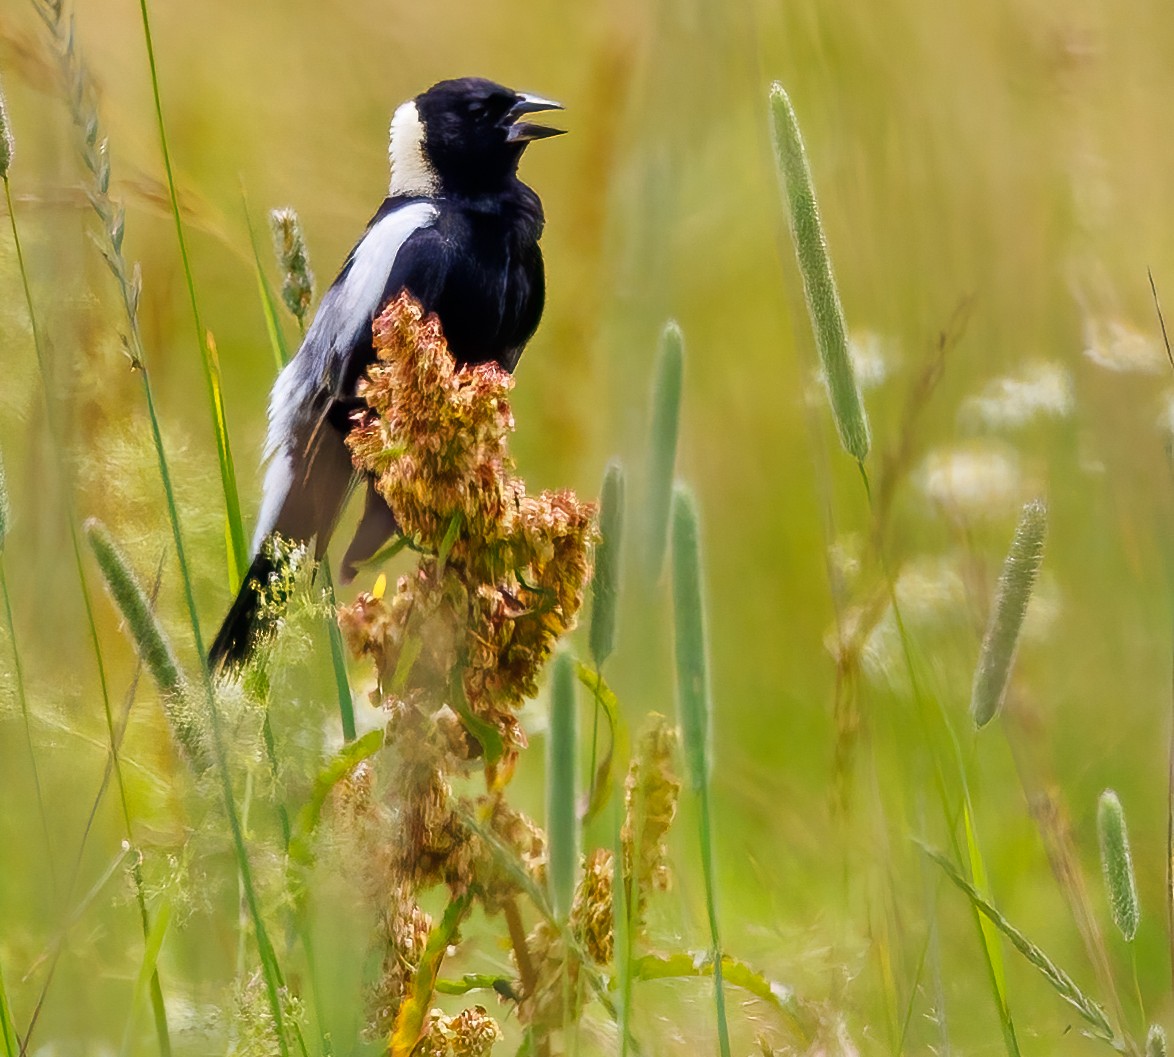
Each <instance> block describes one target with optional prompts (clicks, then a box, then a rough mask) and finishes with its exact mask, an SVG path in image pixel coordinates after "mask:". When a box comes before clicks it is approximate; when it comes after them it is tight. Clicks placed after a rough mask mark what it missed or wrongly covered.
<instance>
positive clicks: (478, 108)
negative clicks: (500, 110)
mask: <svg viewBox="0 0 1174 1057" xmlns="http://www.w3.org/2000/svg"><path fill="white" fill-rule="evenodd" d="M465 112H466V113H467V114H468V115H469V117H471V118H473V119H474V120H476V121H480V120H482V119H483V118H484V117H485V104H484V103H470V104H469V105H468V106H467V107H466V108H465Z"/></svg>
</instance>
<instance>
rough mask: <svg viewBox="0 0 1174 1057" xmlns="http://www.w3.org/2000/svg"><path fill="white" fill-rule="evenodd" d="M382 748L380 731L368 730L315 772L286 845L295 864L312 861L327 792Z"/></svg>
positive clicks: (381, 733)
mask: <svg viewBox="0 0 1174 1057" xmlns="http://www.w3.org/2000/svg"><path fill="white" fill-rule="evenodd" d="M381 748H383V731H382V730H371V731H368V732H367V733H366V734H364V735H363V736H362V737H361V738H359V739H358V740H357V741H350V742H347V743H346V744H345V745H344V746H343V747H342V749H341V750H340V751H339V752H338V753H336V754H335V756H334V758H333V759H331V761H330V762H329V763H328V764H327V765H326V766H325V767H324V768H323V769H322V770H321V771H320V772H319V773H318V776H317V777H316V778H315V779H314V787H313V789H312V790H311V792H310V799H309V800H307V801H306V803H305V804H303V805H302V808H301V810H300V811H299V812H298V817H297V820H296V821H295V822H294V829H293V834H292V835H291V837H290V842H289V854H290V858H292V859H293V860H294V861H295V862H300V863H303V864H307V865H308V864H309V863H310V862H312V861H313V858H314V855H313V847H312V845H313V838H314V832H315V831H316V830H317V828H318V821H319V819H321V817H322V808H323V807H324V806H325V805H326V798H327V797H328V796H329V795H330V791H331V790H332V789H333V788H334V787H335V786H336V785H338V783H339V782H340V781H342V779H344V778H345V777H346V776H347V775H348V774H350V773H351V771H353V770H354V769H355V768H356V767H357V766H358V765H359V764H360V763H362V762H363V761H364V760H366V759H369V758H370V757H372V756H374V755H375V753H377V752H378V751H379V750H380V749H381Z"/></svg>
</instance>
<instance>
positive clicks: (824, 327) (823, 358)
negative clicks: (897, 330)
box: [770, 81, 869, 463]
mask: <svg viewBox="0 0 1174 1057" xmlns="http://www.w3.org/2000/svg"><path fill="white" fill-rule="evenodd" d="M770 107H771V116H772V118H773V121H772V131H773V133H774V147H775V155H776V158H777V161H778V169H779V176H780V178H781V181H782V185H783V190H784V192H785V194H786V199H787V212H788V217H789V220H790V227H791V238H792V240H793V241H794V243H795V255H796V257H797V258H798V261H799V271H800V272H801V273H802V275H803V290H804V292H805V294H806V296H807V310H808V312H809V313H810V315H811V326H812V329H813V330H814V332H815V343H816V345H817V346H818V348H819V358H820V363H821V364H822V368H823V376H824V381H825V383H826V384H827V391H828V397H829V399H830V401H831V405H832V417H833V418H834V419H835V422H836V430H837V431H838V432H839V434H840V443H841V444H842V445H843V446H844V450H845V451H847V452H848V454H849V455H851V456H852V457H853V458H854V459H855V460H856V461H857V462H858V463H863V462H864V459H865V456H867V455H868V448H869V435H868V418H867V416H866V415H865V412H864V401H863V399H862V398H861V396H860V386H859V384H858V383H857V381H856V371H855V369H854V368H853V366H852V359H851V356H850V355H849V352H848V327H847V324H846V323H845V321H844V309H843V307H842V305H841V304H840V293H839V290H838V289H837V288H836V280H835V276H834V275H833V273H832V262H831V257H830V256H829V255H828V248H827V239H826V237H825V236H824V231H823V223H822V222H821V221H820V217H819V207H818V205H817V204H816V201H815V186H814V184H813V182H812V179H811V166H810V164H809V163H808V160H807V149H806V148H805V147H804V145H803V136H802V133H801V132H800V131H799V120H798V118H796V116H795V110H794V108H793V107H792V106H791V100H790V98H789V97H788V96H787V92H786V90H785V89H784V88H783V86H782V85H781V84H779V83H778V82H777V81H776V82H775V83H774V84H772V85H771V88H770Z"/></svg>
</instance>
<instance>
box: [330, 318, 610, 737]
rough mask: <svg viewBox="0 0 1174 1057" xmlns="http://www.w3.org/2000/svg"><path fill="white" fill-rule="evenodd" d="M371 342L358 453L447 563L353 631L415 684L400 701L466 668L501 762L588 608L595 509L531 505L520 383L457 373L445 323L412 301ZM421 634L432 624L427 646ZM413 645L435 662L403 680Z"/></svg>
mask: <svg viewBox="0 0 1174 1057" xmlns="http://www.w3.org/2000/svg"><path fill="white" fill-rule="evenodd" d="M373 333H374V343H375V348H376V352H377V362H376V363H375V364H374V365H373V366H372V367H371V369H370V371H369V373H368V377H367V379H365V380H364V381H363V383H362V384H361V389H360V391H361V392H362V394H363V396H364V397H365V399H366V401H367V404H368V406H369V408H370V409H371V413H370V414H369V415H367V416H366V418H365V419H363V420H362V421H361V422H359V423H358V425H357V426H356V428H355V429H354V430H352V432H351V434H350V435H349V437H348V444H350V446H351V452H352V457H353V458H354V461H355V465H356V466H357V467H358V468H359V469H360V470H363V471H365V472H368V473H371V474H373V475H374V476H375V478H376V487H377V488H378V489H379V492H380V494H381V495H382V496H383V497H384V499H386V500H387V503H388V505H389V506H390V507H391V509H392V511H394V513H395V515H396V520H397V521H398V523H399V525H400V527H401V529H402V531H403V532H404V534H405V535H406V536H407V537H408V538H409V539H411V540H413V541H414V543H415V544H416V545H417V546H418V547H419V548H420V549H421V550H423V551H425V552H426V553H427V554H430V555H436V556H437V557H436V558H434V559H433V558H426V559H425V560H424V561H422V562H421V564H420V567H419V569H418V572H417V573H416V574H415V575H414V576H412V577H406V578H404V579H403V580H401V581H400V585H399V591H398V595H399V597H398V598H396V599H392V600H391V601H390V603H389V602H388V600H387V599H386V598H385V599H383V600H382V601H380V600H378V599H375V598H374V597H373V596H364V597H362V598H361V599H360V601H359V602H357V603H356V604H355V606H353V607H351V609H350V610H349V611H344V612H343V614H342V616H341V620H342V621H343V623H344V626H345V628H346V630H347V634H348V638H349V639H350V640H351V643H352V647H353V648H356V649H360V650H362V651H364V652H368V653H370V654H371V655H372V656H373V657H374V658H375V660H376V663H377V664H378V665H379V667H380V672H381V674H383V675H384V676H385V678H386V677H387V676H388V675H391V674H394V673H396V672H397V671H398V672H400V673H401V674H403V675H404V683H403V686H402V690H406V691H412V690H415V689H423V690H428V691H429V692H435V686H436V680H437V679H438V678H439V679H441V681H443V677H444V676H446V675H449V674H451V673H453V672H455V671H457V670H458V667H457V658H458V657H459V658H462V659H463V666H462V668H461V670H460V675H461V689H463V691H464V696H465V698H466V701H467V704H468V707H469V710H470V711H471V712H472V713H473V715H474V717H475V720H476V722H478V723H481V724H488V726H489V727H491V728H492V730H493V732H495V733H496V736H497V738H498V739H499V747H498V751H502V750H504V751H506V752H514V751H517V750H518V749H520V748H522V747H524V745H525V744H526V738H525V733H524V732H523V731H522V728H521V726H520V724H519V723H518V722H517V717H516V714H515V713H516V710H517V709H518V708H519V707H520V706H521V704H522V702H523V701H524V700H525V698H527V697H530V696H533V694H534V693H536V691H537V683H538V677H539V674H540V672H541V669H542V667H543V665H544V664H545V663H546V661H547V660H548V659H549V658H550V656H551V653H552V652H553V649H554V645H555V643H556V642H557V640H558V639H559V638H560V637H561V636H562V635H563V634H564V633H565V632H566V631H568V630H569V629H570V628H571V627H573V626H574V623H575V620H576V617H577V615H578V611H579V608H580V607H581V605H582V601H583V592H584V589H585V586H586V583H587V579H588V576H589V573H590V562H589V548H590V544H591V543H592V541H593V540H594V536H595V529H594V523H593V522H594V513H595V509H594V507H593V505H592V504H589V503H581V502H579V500H578V499H577V498H576V497H575V495H574V494H573V493H571V492H567V491H558V492H543V493H541V494H540V495H537V496H530V495H527V494H526V490H525V486H524V484H523V482H522V481H521V479H520V478H518V477H517V476H516V475H515V474H514V472H513V464H512V461H511V459H510V457H509V451H508V445H507V440H508V436H509V433H510V432H511V431H512V430H513V416H512V414H511V412H510V408H509V402H508V400H507V396H508V393H509V389H510V387H511V386H512V384H513V381H512V378H511V376H510V375H509V374H507V373H506V372H505V371H502V370H501V369H500V368H498V367H497V366H495V365H493V364H482V365H479V366H476V367H472V368H463V369H459V370H458V369H457V367H456V364H455V362H454V360H453V358H452V355H451V354H450V353H449V350H448V347H447V345H446V343H445V341H444V337H443V335H442V334H441V331H440V326H439V323H438V322H437V320H436V318H435V317H434V316H431V317H428V318H424V314H423V311H422V309H421V308H420V306H419V304H417V303H416V302H415V301H413V300H412V299H411V298H410V297H408V296H407V295H401V296H400V297H399V298H397V299H396V300H395V301H393V302H392V303H391V304H390V305H389V306H388V308H387V309H386V310H385V311H384V312H383V314H382V315H381V316H380V317H379V318H378V319H377V320H376V321H375V323H374V327H373ZM409 620H410V621H411V625H412V626H411V629H409V628H408V626H407V622H408V621H409ZM421 622H432V623H431V624H430V625H428V629H429V630H428V633H427V634H425V633H424V631H422V630H421V629H422V628H423V627H424V624H423V623H421ZM442 629H443V633H442ZM409 638H416V639H417V640H418V641H422V642H424V643H425V644H426V645H425V647H424V648H425V649H426V650H428V651H431V652H430V654H429V655H428V657H426V658H424V660H425V661H426V663H422V661H421V660H415V661H414V663H413V664H412V665H410V666H409V667H410V670H409V671H407V672H406V673H405V669H404V665H403V663H402V658H403V655H404V651H405V649H406V648H407V640H408V639H409ZM436 644H440V645H436ZM413 648H418V647H413ZM448 703H449V704H451V705H452V707H453V709H454V711H458V712H459V711H460V708H458V704H459V702H453V701H449V702H448ZM474 733H476V732H474ZM478 737H479V738H480V735H478Z"/></svg>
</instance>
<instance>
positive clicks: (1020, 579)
mask: <svg viewBox="0 0 1174 1057" xmlns="http://www.w3.org/2000/svg"><path fill="white" fill-rule="evenodd" d="M1047 533H1048V508H1047V505H1046V504H1045V503H1044V501H1043V500H1042V499H1033V500H1032V501H1031V502H1030V503H1028V504H1027V505H1026V506H1024V508H1023V512H1022V513H1021V514H1020V515H1019V524H1018V525H1017V526H1016V528H1015V536H1014V538H1013V539H1012V540H1011V549H1010V550H1009V551H1008V552H1007V557H1006V559H1005V560H1004V562H1003V572H1002V575H1000V577H999V589H998V593H997V594H996V596H995V604H994V607H993V608H992V610H991V616H990V621H989V622H988V623H987V629H986V634H985V635H984V636H983V640H982V649H981V651H980V653H979V657H978V667H977V668H976V669H975V672H974V687H973V689H972V690H971V694H970V714H971V716H972V717H973V719H974V724H975V726H976V727H980V728H981V727H984V726H986V725H987V724H988V723H989V722H990V721H991V720H992V719H994V718H995V716H996V715H998V713H999V709H1000V708H1002V706H1003V699H1004V697H1006V694H1007V684H1008V682H1009V681H1010V678H1011V668H1012V666H1013V665H1014V664H1015V654H1016V652H1017V651H1018V649H1019V633H1020V632H1021V631H1022V630H1023V618H1024V617H1025V616H1026V615H1027V604H1028V602H1030V601H1031V592H1032V588H1033V587H1034V586H1035V581H1036V579H1037V577H1038V576H1039V569H1040V564H1041V563H1042V562H1043V560H1044V541H1045V540H1046V538H1047Z"/></svg>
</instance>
